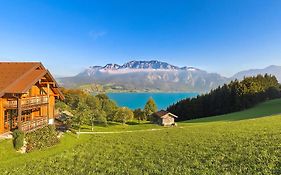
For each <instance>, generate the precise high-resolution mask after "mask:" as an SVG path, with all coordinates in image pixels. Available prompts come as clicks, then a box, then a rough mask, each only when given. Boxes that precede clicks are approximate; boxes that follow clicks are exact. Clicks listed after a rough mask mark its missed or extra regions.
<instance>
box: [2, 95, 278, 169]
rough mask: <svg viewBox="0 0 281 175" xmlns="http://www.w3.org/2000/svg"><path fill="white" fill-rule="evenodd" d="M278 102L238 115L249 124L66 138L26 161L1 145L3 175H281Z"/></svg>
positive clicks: (233, 122)
mask: <svg viewBox="0 0 281 175" xmlns="http://www.w3.org/2000/svg"><path fill="white" fill-rule="evenodd" d="M280 101H281V100H275V101H271V102H267V103H265V104H263V105H259V106H257V107H255V108H254V109H251V110H254V111H258V112H261V113H260V114H259V115H258V114H256V113H254V112H253V113H252V114H253V115H255V116H256V117H260V118H256V119H250V118H254V117H250V116H251V115H250V114H249V113H251V110H250V112H249V111H244V112H245V113H243V112H241V113H236V115H243V116H244V117H246V118H247V119H250V120H246V119H244V118H241V117H239V116H237V117H235V116H236V115H234V118H236V119H235V120H231V119H230V120H228V119H227V120H226V119H224V120H221V116H218V117H217V119H218V120H217V121H216V120H215V119H213V120H211V118H209V120H207V121H208V122H207V123H204V121H202V120H201V123H200V122H198V121H197V123H183V124H181V127H176V128H166V129H163V130H156V131H153V132H133V133H117V134H99V135H81V137H80V139H77V138H76V137H73V135H72V134H69V135H68V134H67V135H65V137H64V138H63V139H62V143H61V144H59V145H57V146H56V147H53V148H49V149H46V150H43V151H36V152H33V153H30V154H25V155H19V154H17V153H15V152H14V151H13V150H12V148H11V146H9V144H10V143H9V142H10V141H4V142H3V141H2V142H0V151H1V154H0V155H1V157H0V172H3V173H0V174H60V175H63V174H83V175H84V174H281V159H280V157H281V115H278V114H277V113H279V111H280V112H281V106H278V105H279V104H281V102H280ZM264 106H267V107H264ZM273 106H274V107H273ZM267 109H268V110H267ZM273 111H274V112H273ZM266 113H267V114H266ZM272 114H274V115H272ZM231 115H233V114H231ZM264 115H272V116H268V117H261V116H264ZM225 117H226V116H225ZM209 121H212V122H209ZM7 147H10V148H8V151H7V152H5V153H2V151H5V150H6V149H4V148H7ZM2 156H3V157H2ZM10 156H11V157H13V158H10Z"/></svg>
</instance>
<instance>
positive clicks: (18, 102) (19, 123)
mask: <svg viewBox="0 0 281 175" xmlns="http://www.w3.org/2000/svg"><path fill="white" fill-rule="evenodd" d="M17 110H18V128H19V130H21V129H22V128H21V124H22V122H21V113H22V108H21V97H18V98H17Z"/></svg>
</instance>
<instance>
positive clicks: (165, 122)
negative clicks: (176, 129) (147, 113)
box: [151, 110, 178, 126]
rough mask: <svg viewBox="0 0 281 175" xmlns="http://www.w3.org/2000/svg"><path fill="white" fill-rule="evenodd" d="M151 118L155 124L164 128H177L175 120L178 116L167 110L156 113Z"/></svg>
mask: <svg viewBox="0 0 281 175" xmlns="http://www.w3.org/2000/svg"><path fill="white" fill-rule="evenodd" d="M151 117H152V122H153V123H156V124H159V125H162V126H175V118H178V116H176V115H174V114H172V113H170V112H168V111H165V110H161V111H158V112H155V113H153V114H152V115H151Z"/></svg>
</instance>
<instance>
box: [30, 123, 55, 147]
mask: <svg viewBox="0 0 281 175" xmlns="http://www.w3.org/2000/svg"><path fill="white" fill-rule="evenodd" d="M26 141H27V147H26V151H27V152H30V151H33V150H40V149H42V148H46V147H51V146H53V145H56V144H57V143H59V138H58V133H57V131H56V129H55V126H54V125H49V126H46V127H44V128H41V129H37V130H35V131H33V132H30V133H27V134H26Z"/></svg>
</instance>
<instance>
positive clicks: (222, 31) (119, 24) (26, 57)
mask: <svg viewBox="0 0 281 175" xmlns="http://www.w3.org/2000/svg"><path fill="white" fill-rule="evenodd" d="M130 60H159V61H165V62H168V63H170V64H173V65H176V66H180V67H181V66H193V67H197V68H200V69H203V70H206V71H208V72H217V73H220V74H222V75H224V76H227V77H229V76H232V75H233V74H234V73H236V72H238V71H241V70H246V69H250V68H264V67H266V66H269V65H281V1H280V0H182V1H180V0H171V1H170V0H139V1H137V0H134V1H132V0H91V1H87V0H0V61H41V62H42V63H43V64H44V65H45V67H47V68H48V69H49V70H50V71H51V72H52V73H53V74H54V75H55V76H72V75H75V74H77V73H79V72H80V71H82V70H83V69H85V68H87V67H89V66H94V65H105V64H107V63H117V64H123V63H125V62H128V61H130Z"/></svg>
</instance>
